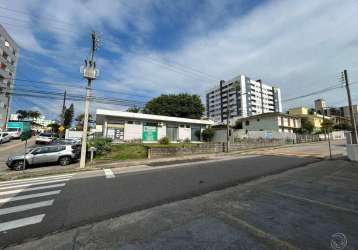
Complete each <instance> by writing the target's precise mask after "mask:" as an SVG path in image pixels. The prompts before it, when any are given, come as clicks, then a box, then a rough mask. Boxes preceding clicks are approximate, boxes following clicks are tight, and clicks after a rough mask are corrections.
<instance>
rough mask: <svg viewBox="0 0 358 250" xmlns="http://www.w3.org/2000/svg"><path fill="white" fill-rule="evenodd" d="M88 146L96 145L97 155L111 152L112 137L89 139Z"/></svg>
mask: <svg viewBox="0 0 358 250" xmlns="http://www.w3.org/2000/svg"><path fill="white" fill-rule="evenodd" d="M88 147H95V148H96V149H97V151H96V155H98V156H101V155H105V154H108V153H110V152H111V149H112V139H110V138H96V139H92V140H89V141H88Z"/></svg>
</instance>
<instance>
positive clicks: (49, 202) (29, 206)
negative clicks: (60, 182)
mask: <svg viewBox="0 0 358 250" xmlns="http://www.w3.org/2000/svg"><path fill="white" fill-rule="evenodd" d="M53 201H54V200H47V201H41V202H36V203H31V204H26V205H20V206H15V207H8V208H1V209H0V215H4V214H12V213H17V212H22V211H26V210H30V209H35V208H40V207H48V206H51V205H52V203H53Z"/></svg>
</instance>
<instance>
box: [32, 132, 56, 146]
mask: <svg viewBox="0 0 358 250" xmlns="http://www.w3.org/2000/svg"><path fill="white" fill-rule="evenodd" d="M54 139H55V138H54V136H53V134H51V133H41V134H39V135H38V136H37V137H36V142H35V143H36V144H49V143H51V142H52V141H53V140H54Z"/></svg>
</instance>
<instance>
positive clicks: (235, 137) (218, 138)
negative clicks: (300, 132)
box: [212, 129, 296, 142]
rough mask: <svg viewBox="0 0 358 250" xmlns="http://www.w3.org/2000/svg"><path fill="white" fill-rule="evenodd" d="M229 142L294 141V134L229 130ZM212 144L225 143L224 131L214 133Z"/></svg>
mask: <svg viewBox="0 0 358 250" xmlns="http://www.w3.org/2000/svg"><path fill="white" fill-rule="evenodd" d="M231 132H232V136H231V137H230V141H231V142H235V141H239V140H242V139H262V138H263V139H290V140H296V134H294V133H285V132H276V131H247V133H246V130H243V129H237V130H236V129H235V130H231ZM212 142H226V129H220V130H216V131H215V135H214V138H213V140H212Z"/></svg>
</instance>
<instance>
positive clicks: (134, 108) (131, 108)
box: [127, 106, 141, 113]
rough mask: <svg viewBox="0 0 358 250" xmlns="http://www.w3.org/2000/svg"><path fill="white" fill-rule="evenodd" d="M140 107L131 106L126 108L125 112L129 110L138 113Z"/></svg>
mask: <svg viewBox="0 0 358 250" xmlns="http://www.w3.org/2000/svg"><path fill="white" fill-rule="evenodd" d="M140 111H141V109H140V108H139V107H137V106H133V107H130V108H128V109H127V112H131V113H140Z"/></svg>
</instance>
